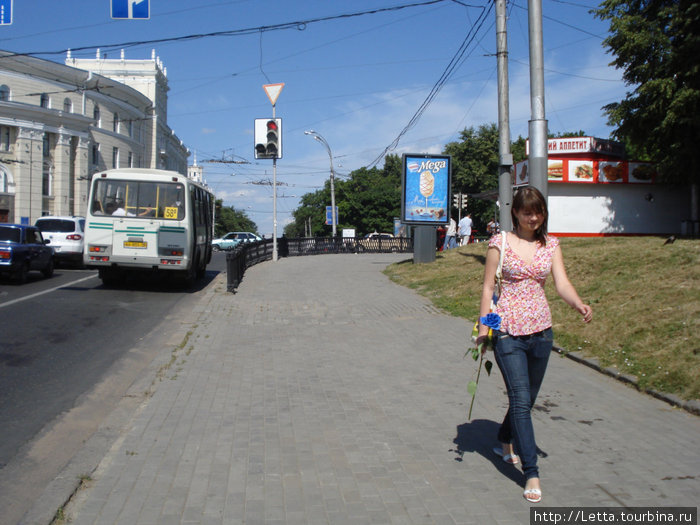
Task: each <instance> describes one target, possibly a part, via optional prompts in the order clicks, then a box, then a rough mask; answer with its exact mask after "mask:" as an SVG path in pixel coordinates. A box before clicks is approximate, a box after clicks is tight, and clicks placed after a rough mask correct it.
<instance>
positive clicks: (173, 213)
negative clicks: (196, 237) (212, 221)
mask: <svg viewBox="0 0 700 525" xmlns="http://www.w3.org/2000/svg"><path fill="white" fill-rule="evenodd" d="M92 214H93V215H114V216H127V217H143V218H156V219H172V220H178V221H179V220H182V219H184V218H185V188H184V186H183V185H182V184H181V183H175V182H151V181H145V182H141V181H135V180H116V179H99V180H98V181H97V183H96V184H95V191H94V194H93V195H92Z"/></svg>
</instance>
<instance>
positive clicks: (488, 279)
mask: <svg viewBox="0 0 700 525" xmlns="http://www.w3.org/2000/svg"><path fill="white" fill-rule="evenodd" d="M511 217H512V219H513V231H512V232H501V233H499V234H496V235H494V236H493V237H492V238H491V240H490V241H489V248H488V252H487V255H486V268H485V271H484V286H483V291H482V295H481V305H480V317H484V316H485V315H486V314H487V313H489V309H490V306H491V298H492V296H493V292H494V284H495V276H496V270H497V267H498V262H499V258H500V249H501V248H500V247H501V236H502V235H505V236H506V242H505V250H504V258H503V267H502V274H503V275H502V279H501V290H500V297H499V298H498V302H497V304H496V313H497V314H498V315H499V316H500V318H501V324H500V328H499V329H498V330H494V332H493V339H494V353H495V357H496V362H497V363H498V367H499V368H500V370H501V373H502V375H503V379H504V381H505V384H506V389H507V390H508V401H509V408H508V412H507V413H506V416H505V419H504V420H503V423H502V424H501V427H500V429H499V431H498V440H499V441H500V442H501V447H500V448H499V449H495V450H496V451H497V452H499V453H500V455H501V456H502V457H503V459H504V460H505V461H507V462H509V463H513V464H516V463H518V462H520V461H522V467H523V473H524V474H525V480H526V481H525V491H524V493H523V497H524V498H525V499H526V500H528V501H529V502H531V503H537V502H539V501H540V500H541V499H542V491H541V487H540V479H539V471H538V469H537V445H536V444H535V433H534V429H533V426H532V418H531V414H530V412H531V410H532V407H533V405H534V404H535V399H536V398H537V393H538V391H539V389H540V385H541V384H542V379H543V378H544V373H545V370H546V369H547V361H548V359H549V354H550V353H551V350H552V343H553V337H552V316H551V313H550V310H549V305H548V303H547V298H546V297H545V293H544V283H545V280H546V279H547V276H548V275H549V274H550V273H551V274H552V279H553V280H554V287H555V289H556V291H557V293H558V294H559V295H560V296H561V297H562V299H564V301H565V302H566V303H567V304H568V305H569V306H571V307H572V308H574V309H575V310H576V311H578V312H579V313H580V314H581V315H582V316H583V321H584V322H585V323H588V322H590V320H591V318H592V315H593V312H592V310H591V307H590V306H588V305H587V304H584V303H583V301H582V300H581V298H580V297H579V296H578V294H577V293H576V290H575V288H574V287H573V285H572V284H571V282H570V281H569V279H568V277H567V276H566V270H565V269H564V259H563V256H562V251H561V247H560V246H559V240H558V239H557V238H556V237H553V236H551V235H548V234H547V219H548V212H547V201H546V200H545V198H544V196H543V195H542V193H540V191H539V190H537V189H536V188H534V187H531V186H526V187H524V188H521V189H519V190H518V191H517V193H516V194H515V197H514V198H513V205H512V208H511ZM488 330H489V328H488V327H487V326H485V325H483V324H480V325H479V336H478V338H477V341H476V342H477V345H478V344H480V343H482V342H484V341H485V338H486V336H487V335H488ZM514 447H515V450H517V453H518V454H519V455H520V457H518V456H517V455H515V451H514V450H513V448H514Z"/></svg>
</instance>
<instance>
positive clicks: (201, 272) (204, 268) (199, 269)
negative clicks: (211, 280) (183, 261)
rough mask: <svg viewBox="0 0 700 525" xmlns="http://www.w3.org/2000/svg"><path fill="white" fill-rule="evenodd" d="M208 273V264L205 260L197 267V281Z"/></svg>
mask: <svg viewBox="0 0 700 525" xmlns="http://www.w3.org/2000/svg"><path fill="white" fill-rule="evenodd" d="M206 273H207V263H206V261H205V260H204V259H202V260H201V261H200V262H199V265H198V266H197V279H203V278H204V276H205V275H206Z"/></svg>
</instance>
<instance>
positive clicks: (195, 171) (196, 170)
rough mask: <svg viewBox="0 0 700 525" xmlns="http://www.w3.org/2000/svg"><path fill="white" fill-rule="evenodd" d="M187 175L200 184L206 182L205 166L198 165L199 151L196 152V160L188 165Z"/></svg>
mask: <svg viewBox="0 0 700 525" xmlns="http://www.w3.org/2000/svg"><path fill="white" fill-rule="evenodd" d="M187 177H188V178H190V179H192V180H194V181H197V182H199V183H200V184H206V183H205V182H204V168H202V166H198V165H197V153H195V154H194V162H193V163H192V164H191V165H189V166H187Z"/></svg>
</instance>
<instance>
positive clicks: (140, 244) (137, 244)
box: [124, 241, 148, 248]
mask: <svg viewBox="0 0 700 525" xmlns="http://www.w3.org/2000/svg"><path fill="white" fill-rule="evenodd" d="M147 246H148V243H147V242H146V241H124V248H146V247H147Z"/></svg>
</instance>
